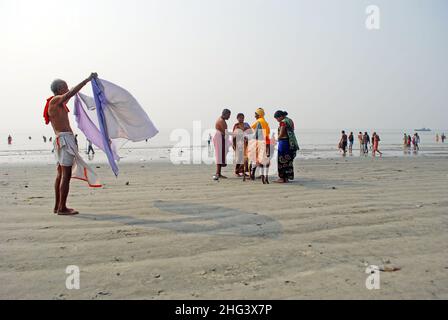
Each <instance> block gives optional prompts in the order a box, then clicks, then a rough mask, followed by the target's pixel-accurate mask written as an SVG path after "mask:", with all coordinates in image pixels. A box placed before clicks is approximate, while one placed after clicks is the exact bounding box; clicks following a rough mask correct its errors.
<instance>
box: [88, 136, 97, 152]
mask: <svg viewBox="0 0 448 320" xmlns="http://www.w3.org/2000/svg"><path fill="white" fill-rule="evenodd" d="M87 143H88V144H89V146H88V148H87V155H90V152H92V155H94V154H95V150H93V146H92V141H90V140H89V139H87Z"/></svg>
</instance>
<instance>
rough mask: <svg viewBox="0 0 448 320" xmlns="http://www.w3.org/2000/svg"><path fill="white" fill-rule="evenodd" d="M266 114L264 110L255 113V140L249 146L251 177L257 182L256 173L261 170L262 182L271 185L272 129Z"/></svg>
mask: <svg viewBox="0 0 448 320" xmlns="http://www.w3.org/2000/svg"><path fill="white" fill-rule="evenodd" d="M264 117H265V112H264V110H263V109H262V108H259V109H257V111H255V119H256V121H255V123H254V124H253V125H252V129H253V131H254V135H253V139H252V140H251V142H250V146H249V160H250V162H251V164H250V167H251V168H250V177H251V179H252V180H255V171H256V170H257V168H258V167H259V168H260V169H261V180H262V181H263V184H269V164H270V156H271V155H270V153H271V151H270V150H271V140H270V134H271V129H270V128H269V124H268V123H267V122H266V120H265V118H264Z"/></svg>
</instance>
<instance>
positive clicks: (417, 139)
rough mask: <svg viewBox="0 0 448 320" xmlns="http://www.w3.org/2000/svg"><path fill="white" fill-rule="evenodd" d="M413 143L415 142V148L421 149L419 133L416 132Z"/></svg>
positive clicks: (416, 149)
mask: <svg viewBox="0 0 448 320" xmlns="http://www.w3.org/2000/svg"><path fill="white" fill-rule="evenodd" d="M413 143H414V150H415V151H420V136H419V135H418V133H415V135H414V140H413Z"/></svg>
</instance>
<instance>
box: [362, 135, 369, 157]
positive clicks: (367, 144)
mask: <svg viewBox="0 0 448 320" xmlns="http://www.w3.org/2000/svg"><path fill="white" fill-rule="evenodd" d="M363 140H364V153H365V154H368V153H369V144H370V136H369V134H368V133H367V132H365V133H364V138H363Z"/></svg>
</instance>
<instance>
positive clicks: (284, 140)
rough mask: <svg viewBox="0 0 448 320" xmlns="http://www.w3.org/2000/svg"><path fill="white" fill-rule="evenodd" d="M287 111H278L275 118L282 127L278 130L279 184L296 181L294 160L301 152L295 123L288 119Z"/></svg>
mask: <svg viewBox="0 0 448 320" xmlns="http://www.w3.org/2000/svg"><path fill="white" fill-rule="evenodd" d="M287 115H288V113H287V112H285V111H277V112H276V113H275V115H274V118H275V119H277V121H278V122H279V124H280V126H279V128H278V175H279V178H280V179H279V180H277V182H278V183H288V182H289V181H291V180H294V159H295V157H296V155H297V151H298V150H299V144H298V143H297V138H296V135H295V134H294V129H295V127H294V122H293V121H292V120H291V119H289V118H288V117H287Z"/></svg>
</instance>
